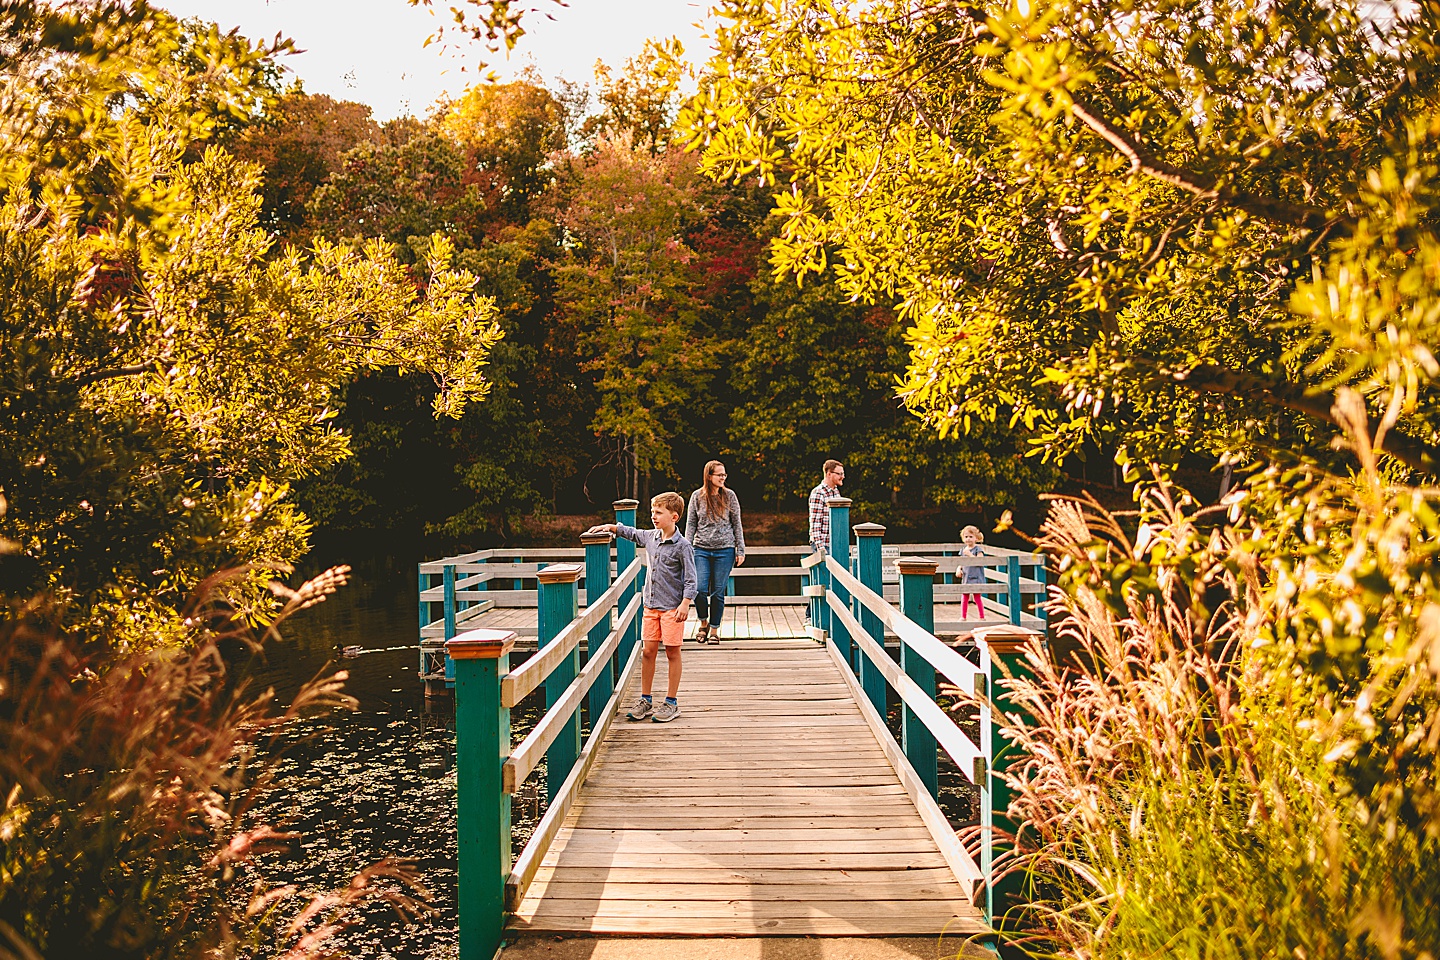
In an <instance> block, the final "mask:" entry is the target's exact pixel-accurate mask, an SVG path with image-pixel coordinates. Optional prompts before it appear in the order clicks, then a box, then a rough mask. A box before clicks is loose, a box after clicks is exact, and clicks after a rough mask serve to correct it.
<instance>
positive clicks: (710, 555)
mask: <svg viewBox="0 0 1440 960" xmlns="http://www.w3.org/2000/svg"><path fill="white" fill-rule="evenodd" d="M734 566H735V548H734V547H721V548H720V549H719V550H711V549H709V548H708V547H696V548H695V580H696V592H695V616H697V617H699V618H700V619H701V620H703V621H705V622H707V623H709V624H710V626H712V627H718V626H720V618H721V617H723V616H725V586H726V584H728V583H729V582H730V570H731V568H732V567H734Z"/></svg>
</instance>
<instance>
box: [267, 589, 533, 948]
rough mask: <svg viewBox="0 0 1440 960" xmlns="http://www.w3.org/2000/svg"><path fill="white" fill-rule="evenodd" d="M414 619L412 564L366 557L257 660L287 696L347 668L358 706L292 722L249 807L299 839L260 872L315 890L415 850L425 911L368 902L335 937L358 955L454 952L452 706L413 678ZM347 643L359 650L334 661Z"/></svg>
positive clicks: (520, 825)
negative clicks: (265, 783) (277, 781)
mask: <svg viewBox="0 0 1440 960" xmlns="http://www.w3.org/2000/svg"><path fill="white" fill-rule="evenodd" d="M416 620H417V614H416V601H415V575H414V566H413V565H411V564H400V563H394V562H387V561H379V562H373V563H367V564H365V565H364V566H363V567H362V568H361V569H358V570H357V571H356V572H355V573H354V574H353V575H352V580H351V583H350V585H349V586H347V587H346V588H344V589H343V590H341V591H340V592H339V593H338V594H336V595H335V596H333V597H331V598H330V599H329V600H328V601H327V602H326V603H323V604H321V605H320V606H318V607H315V608H313V609H311V610H308V611H306V612H305V613H303V614H301V615H300V616H298V617H297V618H295V619H294V620H293V621H290V622H288V623H287V624H285V625H284V626H283V628H282V629H283V633H284V639H283V641H281V642H279V643H272V644H271V645H270V647H269V648H268V650H267V654H266V662H265V663H264V664H263V665H262V666H261V667H260V668H259V669H258V670H257V671H256V672H257V677H256V679H257V680H258V681H259V682H260V683H262V684H268V685H272V686H274V687H275V689H276V692H277V693H278V694H279V695H280V697H281V698H282V699H285V700H288V699H289V698H291V697H293V695H294V693H295V691H297V690H298V689H299V688H300V686H301V685H302V684H304V683H305V682H306V681H308V680H310V679H311V678H313V677H315V676H316V675H318V674H320V673H321V672H322V671H323V672H329V671H332V670H334V669H337V668H343V669H346V670H348V671H349V672H350V681H349V683H348V684H347V685H346V689H347V690H348V692H349V693H350V694H351V695H353V696H355V697H356V698H358V699H359V701H360V707H359V709H358V710H357V711H355V712H354V713H350V714H342V715H339V716H334V717H329V718H326V719H324V720H316V721H307V722H305V723H303V724H298V725H297V726H296V728H295V729H293V730H292V731H290V734H289V737H288V738H287V741H286V743H285V750H284V756H285V759H284V760H283V761H282V762H281V767H280V773H281V774H282V775H283V776H284V780H283V783H282V786H281V788H280V789H278V790H275V791H273V792H272V793H271V794H270V795H269V796H268V797H267V798H266V801H265V802H264V804H262V806H261V807H260V809H259V810H258V811H257V812H258V814H259V815H260V816H262V817H264V818H266V819H267V820H269V821H271V822H279V823H281V824H283V825H284V826H286V827H288V828H289V829H292V830H296V831H298V832H299V833H300V834H301V839H300V840H299V841H298V842H297V843H296V844H294V846H293V847H292V849H291V850H290V851H289V852H288V853H282V854H269V855H267V856H265V857H263V858H262V859H261V861H260V867H261V869H262V871H263V874H264V876H265V878H266V880H268V881H270V882H273V883H281V882H284V883H294V884H298V885H299V886H301V887H302V888H303V889H307V890H322V889H329V888H333V887H336V886H339V885H342V884H345V883H347V882H348V881H349V879H350V878H351V877H353V876H354V875H355V874H356V873H357V872H358V871H359V870H360V869H362V868H364V867H365V866H367V865H369V864H371V863H374V862H376V861H378V860H380V859H383V858H385V857H405V858H409V859H411V860H413V861H414V863H415V866H416V868H417V870H418V872H419V874H420V879H421V882H422V883H423V884H424V886H425V888H426V890H427V891H428V894H429V901H430V905H431V907H432V908H433V912H432V913H430V914H428V915H425V916H422V917H420V918H418V919H416V920H414V921H413V922H410V923H405V922H403V921H402V920H401V918H400V917H398V916H396V915H395V913H394V912H393V911H391V910H390V909H389V908H377V909H375V910H372V911H370V912H369V913H368V914H367V915H366V916H365V917H364V922H363V924H361V925H359V926H356V927H355V928H352V929H351V930H348V931H346V932H345V933H343V934H342V935H341V938H340V941H339V943H338V944H337V945H338V946H339V947H340V948H341V950H342V951H343V952H344V953H346V954H348V955H349V956H353V957H359V958H367V960H370V958H373V960H392V958H393V960H402V958H403V960H411V958H426V960H430V958H442V957H453V956H455V955H456V953H457V944H456V909H455V882H456V877H455V857H456V840H455V715H454V707H453V704H452V702H451V701H450V700H448V699H437V700H429V701H427V700H426V698H425V696H424V691H423V687H422V684H421V683H420V681H419V680H418V679H417V678H416V672H417V667H418V659H419V655H418V653H417V652H416V648H415V644H416V633H417V629H416V628H417V624H416ZM351 645H358V646H360V647H362V648H364V650H365V652H364V653H362V654H360V655H359V656H355V657H350V658H343V659H342V657H341V655H340V650H341V648H343V647H346V646H351ZM533 712H534V711H533V708H531V709H526V710H517V711H516V712H515V721H516V724H517V726H520V727H522V728H523V727H528V725H529V724H532V723H533V722H534V719H533ZM543 778H544V773H543V770H542V771H541V772H540V773H539V774H538V775H537V778H534V779H538V780H539V783H540V785H541V789H542V790H543V783H544V779H543ZM528 786H530V787H531V793H532V795H533V789H534V786H535V784H533V783H532V784H529V785H528ZM517 800H518V802H517V803H516V804H515V820H516V827H517V832H518V833H519V834H521V835H522V836H524V837H528V834H529V830H530V829H531V828H533V826H534V822H535V819H536V817H537V816H538V813H537V811H536V810H535V807H534V804H533V802H527V798H526V797H520V798H517ZM522 842H523V840H522Z"/></svg>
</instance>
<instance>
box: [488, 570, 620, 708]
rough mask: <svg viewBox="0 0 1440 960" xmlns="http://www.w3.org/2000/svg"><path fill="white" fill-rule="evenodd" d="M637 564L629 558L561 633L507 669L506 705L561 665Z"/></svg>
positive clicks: (503, 700) (601, 616)
mask: <svg viewBox="0 0 1440 960" xmlns="http://www.w3.org/2000/svg"><path fill="white" fill-rule="evenodd" d="M640 567H641V563H640V560H639V558H638V557H637V558H636V559H635V560H634V561H632V562H631V564H630V566H628V567H626V568H625V571H624V572H623V573H621V574H620V577H619V579H617V580H616V581H615V582H614V583H613V584H611V586H610V589H608V590H606V591H605V592H604V593H603V594H601V595H600V596H599V597H597V598H596V599H595V602H594V603H591V604H589V605H588V606H586V608H585V612H584V613H582V614H580V616H579V617H577V618H576V619H574V620H571V621H570V624H569V626H567V627H565V629H563V630H561V631H560V633H559V634H558V635H557V636H556V637H555V638H554V639H552V640H551V641H550V642H549V643H547V644H546V645H545V646H544V647H542V648H540V649H539V650H536V651H535V653H534V654H533V655H531V657H530V659H528V660H526V661H525V662H524V663H522V664H520V666H518V667H516V668H515V669H514V670H511V671H510V673H509V674H507V675H506V676H505V679H503V680H501V681H500V702H501V704H503V705H504V706H506V707H513V706H515V705H516V704H517V703H519V702H520V701H521V700H523V699H524V698H525V695H526V694H528V693H530V691H532V690H534V689H535V688H536V687H538V686H540V684H542V683H544V682H545V678H546V677H548V676H550V674H551V673H553V672H554V670H555V668H556V667H557V666H559V665H560V661H561V660H563V659H564V658H565V657H567V656H568V655H569V654H570V652H571V651H573V650H574V649H575V648H576V647H578V646H579V645H580V641H581V640H583V639H585V635H586V634H587V633H589V631H590V628H591V627H593V626H595V625H596V624H598V623H599V622H600V621H601V620H603V619H605V617H607V616H608V615H609V614H610V610H611V608H613V607H614V606H615V605H616V603H617V602H618V601H619V599H620V594H621V593H623V592H624V591H625V588H626V587H628V586H629V585H630V584H631V583H633V582H634V581H635V578H636V577H638V576H639V575H640ZM630 606H631V607H633V606H634V604H633V603H632V604H630ZM627 614H628V617H629V619H633V618H634V616H635V612H634V610H630V609H627V610H626V611H625V612H624V613H622V614H621V618H622V619H626V617H627ZM617 639H618V638H617ZM611 652H612V653H613V652H614V651H613V650H612V651H611ZM595 655H596V654H595V652H592V653H591V654H590V657H591V659H592V660H593V659H594V658H595Z"/></svg>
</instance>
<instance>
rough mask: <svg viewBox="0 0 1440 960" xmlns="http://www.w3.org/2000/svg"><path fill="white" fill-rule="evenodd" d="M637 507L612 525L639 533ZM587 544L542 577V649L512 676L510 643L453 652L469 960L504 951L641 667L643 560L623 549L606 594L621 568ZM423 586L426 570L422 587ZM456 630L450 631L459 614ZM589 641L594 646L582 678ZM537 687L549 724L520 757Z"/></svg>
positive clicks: (449, 597) (501, 635) (463, 937)
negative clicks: (522, 716) (512, 917)
mask: <svg viewBox="0 0 1440 960" xmlns="http://www.w3.org/2000/svg"><path fill="white" fill-rule="evenodd" d="M635 506H636V504H635V503H634V501H620V502H618V503H617V504H616V519H617V520H618V521H619V522H621V523H629V524H632V525H633V524H634V521H635ZM582 542H583V543H584V548H583V549H582V550H581V551H579V552H580V554H581V556H583V558H584V559H585V561H586V562H585V565H584V567H583V568H582V566H581V565H580V564H578V563H565V562H562V563H556V564H553V565H551V566H548V567H546V568H544V569H539V570H537V571H536V577H537V580H538V590H537V602H536V608H537V613H538V621H539V623H538V638H539V649H538V650H537V651H536V652H535V653H534V654H533V655H532V656H531V657H529V658H528V659H527V660H525V661H524V662H523V663H521V664H519V665H518V666H516V668H515V669H514V670H510V669H509V656H510V652H511V651H512V650H513V649H514V646H515V638H516V634H515V632H514V631H501V630H484V629H481V630H471V631H468V632H466V633H461V634H459V635H454V636H451V637H450V638H449V639H448V640H447V641H446V645H445V646H446V651H447V653H448V654H449V657H450V659H451V660H452V661H453V663H454V666H455V681H456V686H455V717H456V724H455V727H456V757H457V769H458V774H457V781H458V794H459V819H460V823H461V824H462V829H461V830H460V831H459V836H460V844H459V874H460V902H461V910H460V942H461V953H462V955H463V956H480V955H482V954H483V955H485V956H489V955H491V954H493V952H494V950H495V948H496V946H498V945H499V942H500V937H501V934H502V931H503V928H504V921H505V916H506V912H507V911H508V910H510V909H513V907H514V906H515V905H516V904H518V903H519V902H520V900H521V899H522V898H523V897H524V895H525V891H526V888H527V887H528V886H529V885H530V882H531V881H532V880H533V879H534V877H535V874H536V871H537V870H538V869H539V866H540V862H541V860H543V859H544V857H545V853H546V851H547V850H549V848H550V845H551V843H552V842H553V841H554V840H555V837H556V835H557V834H558V833H559V829H560V824H561V823H563V822H564V820H565V817H566V815H567V814H568V813H569V811H570V809H571V807H572V806H573V805H574V802H575V797H576V794H577V793H578V792H579V790H580V786H581V784H582V783H584V780H585V777H586V776H587V775H588V773H589V771H590V767H591V765H592V763H593V762H594V759H595V755H596V752H597V751H598V749H599V745H600V743H601V742H602V741H603V740H604V738H605V734H606V732H607V731H608V730H609V728H610V724H611V722H612V721H613V720H614V717H615V714H616V713H618V712H619V706H620V697H621V696H622V693H623V691H624V689H625V685H626V684H627V683H628V682H629V679H630V677H631V676H632V675H633V673H634V671H635V669H636V666H637V664H639V662H640V646H639V644H638V642H637V641H638V640H639V636H640V630H639V626H640V624H639V614H640V609H641V602H642V601H641V594H640V590H639V588H640V586H641V585H642V583H643V581H644V576H645V574H644V570H645V558H644V556H643V555H637V553H636V551H635V550H634V549H633V548H630V549H626V544H627V543H628V541H621V542H618V543H617V548H616V551H615V554H616V559H618V561H619V563H622V564H623V565H624V566H623V569H622V570H621V571H620V574H619V576H618V577H617V578H615V581H614V582H613V583H610V582H609V581H610V573H611V571H612V570H613V569H614V567H615V566H616V563H615V561H614V560H612V557H611V543H612V538H611V536H610V535H608V534H598V535H591V534H587V535H586V536H584V537H582ZM482 552H483V551H482ZM505 555H506V556H512V555H513V554H512V553H511V552H508V551H507V552H506V554H505ZM467 556H471V557H473V556H474V555H473V554H472V555H467ZM443 569H444V575H445V580H446V585H445V589H446V601H447V602H446V606H447V608H450V609H453V598H454V594H455V590H454V586H455V579H454V570H453V566H445V567H444V568H443ZM509 572H511V571H501V573H509ZM582 573H585V574H588V577H589V580H590V582H589V584H588V585H589V586H590V588H591V591H590V592H591V594H592V596H593V598H594V599H593V600H592V601H591V602H590V603H589V604H588V605H587V606H586V608H585V610H584V612H583V613H582V612H580V610H579V581H580V579H581V575H582ZM426 575H427V573H426V572H425V571H424V570H423V568H422V573H421V576H422V578H423V577H424V576H426ZM617 611H618V615H617ZM450 620H451V623H453V614H451V615H450ZM582 640H588V658H587V661H586V663H585V665H584V667H583V669H582V668H581V667H580V643H581V641H582ZM617 654H618V656H617ZM617 660H618V664H617ZM541 684H544V685H545V701H546V710H545V713H544V715H543V716H542V717H541V718H540V720H539V722H538V723H536V725H535V727H534V728H533V729H532V730H531V731H530V733H529V734H528V735H527V736H526V737H525V738H524V739H523V740H522V741H521V742H520V743H519V744H518V745H512V744H511V742H510V710H511V708H512V707H515V706H517V705H518V704H519V703H520V702H521V701H522V700H523V699H524V698H525V697H526V696H527V695H529V694H531V693H533V692H534V691H535V690H537V689H538V688H539V687H540V685H541ZM587 699H588V702H589V707H590V724H591V730H590V734H589V736H588V737H587V738H586V739H585V741H584V744H583V746H582V744H581V742H580V733H581V726H580V719H581V714H580V707H581V704H582V703H585V702H587ZM542 757H544V758H546V760H547V766H548V771H549V775H550V780H549V792H550V799H549V805H548V807H547V809H546V811H545V815H544V816H543V817H542V818H541V819H540V822H539V824H537V825H536V827H535V830H534V831H533V832H532V834H531V836H530V839H529V841H528V842H527V843H526V844H525V847H524V848H523V849H522V850H521V851H520V854H519V856H518V857H517V858H516V859H515V861H514V863H513V865H512V863H511V852H512V851H511V844H510V804H511V796H512V795H513V794H514V793H515V792H516V791H517V790H518V789H519V787H520V785H521V784H523V783H524V782H525V780H526V779H527V778H528V777H529V776H530V775H531V774H532V773H533V772H534V771H535V769H536V767H538V766H539V763H540V760H541V758H542ZM465 824H481V825H483V827H482V828H481V829H479V830H469V829H464V828H463V825H465Z"/></svg>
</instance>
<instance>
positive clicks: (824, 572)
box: [810, 562, 830, 636]
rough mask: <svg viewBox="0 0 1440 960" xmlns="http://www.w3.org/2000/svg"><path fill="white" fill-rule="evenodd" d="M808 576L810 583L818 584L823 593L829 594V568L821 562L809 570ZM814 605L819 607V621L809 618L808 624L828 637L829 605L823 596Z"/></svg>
mask: <svg viewBox="0 0 1440 960" xmlns="http://www.w3.org/2000/svg"><path fill="white" fill-rule="evenodd" d="M810 574H811V582H812V583H818V584H819V585H820V586H821V587H822V588H824V593H829V592H830V568H829V567H827V566H825V564H824V563H823V562H822V563H818V564H816V565H815V566H813V567H811V568H810ZM816 603H818V604H820V606H819V607H817V608H816V609H817V610H818V611H819V619H818V620H817V619H816V618H815V617H811V618H810V622H811V623H813V624H815V625H816V626H817V627H819V628H820V629H821V630H824V631H825V635H826V636H829V635H830V604H829V603H828V602H827V601H826V600H825V597H824V596H821V597H820V598H819V599H818V600H816Z"/></svg>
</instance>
